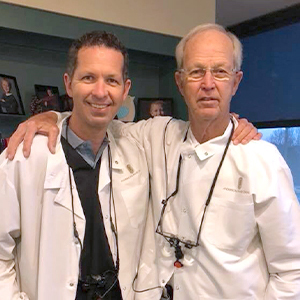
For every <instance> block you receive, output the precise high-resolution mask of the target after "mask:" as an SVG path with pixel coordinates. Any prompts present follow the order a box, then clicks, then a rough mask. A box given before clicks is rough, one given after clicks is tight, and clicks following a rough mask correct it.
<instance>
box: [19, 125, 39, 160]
mask: <svg viewBox="0 0 300 300" xmlns="http://www.w3.org/2000/svg"><path fill="white" fill-rule="evenodd" d="M37 132H38V127H37V125H36V123H35V122H34V121H32V120H28V121H27V128H26V132H25V134H24V142H23V155H24V156H25V157H26V158H27V157H29V155H30V150H31V145H32V141H33V138H34V136H35V135H36V133H37Z"/></svg>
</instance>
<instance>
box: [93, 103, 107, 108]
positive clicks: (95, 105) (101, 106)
mask: <svg viewBox="0 0 300 300" xmlns="http://www.w3.org/2000/svg"><path fill="white" fill-rule="evenodd" d="M91 106H92V107H94V108H106V107H107V106H108V105H107V104H94V103H91Z"/></svg>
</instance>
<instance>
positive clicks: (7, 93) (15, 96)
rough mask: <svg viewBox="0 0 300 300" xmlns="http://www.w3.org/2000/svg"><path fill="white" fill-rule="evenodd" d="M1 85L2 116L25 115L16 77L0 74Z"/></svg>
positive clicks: (0, 107) (0, 111) (0, 102)
mask: <svg viewBox="0 0 300 300" xmlns="http://www.w3.org/2000/svg"><path fill="white" fill-rule="evenodd" d="M0 85H1V92H0V97H1V98H0V114H8V115H24V114H25V111H24V107H23V102H22V100H21V95H20V91H19V87H18V84H17V79H16V77H14V76H9V75H4V74H0Z"/></svg>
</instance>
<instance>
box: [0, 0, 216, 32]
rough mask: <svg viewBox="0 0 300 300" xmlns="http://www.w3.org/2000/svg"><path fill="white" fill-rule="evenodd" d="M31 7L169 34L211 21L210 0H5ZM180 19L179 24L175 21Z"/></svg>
mask: <svg viewBox="0 0 300 300" xmlns="http://www.w3.org/2000/svg"><path fill="white" fill-rule="evenodd" d="M4 2H8V3H13V4H19V5H22V6H27V7H31V8H37V9H41V10H45V11H51V12H56V13H60V14H64V15H69V16H76V17H80V18H84V19H88V20H95V21H100V22H104V23H109V24H115V25H121V26H125V27H130V28H135V29H142V30H146V31H150V32H157V33H163V34H167V35H173V36H184V35H185V34H186V33H187V32H188V31H189V30H190V29H191V28H193V27H194V26H196V25H198V24H199V22H200V21H201V22H203V23H207V22H214V21H215V6H216V4H215V1H214V0H201V1H199V0H185V1H182V0H163V1H161V0H151V1H149V0H114V1H107V0H86V1H82V0H64V1H61V0H48V1H47V0H44V1H40V0H6V1H4ZM179 22H180V24H179Z"/></svg>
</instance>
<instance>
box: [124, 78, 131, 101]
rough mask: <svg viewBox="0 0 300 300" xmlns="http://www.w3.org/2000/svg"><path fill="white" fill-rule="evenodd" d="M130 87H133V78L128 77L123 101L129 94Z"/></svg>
mask: <svg viewBox="0 0 300 300" xmlns="http://www.w3.org/2000/svg"><path fill="white" fill-rule="evenodd" d="M130 87H131V80H130V79H128V78H127V79H126V80H125V82H124V93H123V101H125V99H126V97H127V96H128V93H129V90H130Z"/></svg>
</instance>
